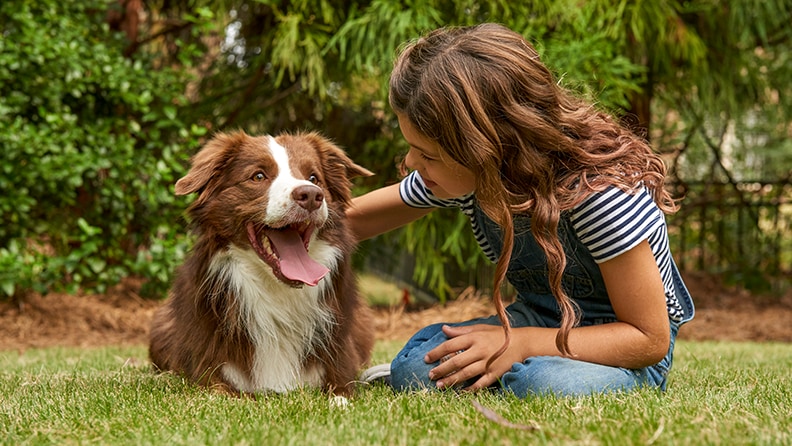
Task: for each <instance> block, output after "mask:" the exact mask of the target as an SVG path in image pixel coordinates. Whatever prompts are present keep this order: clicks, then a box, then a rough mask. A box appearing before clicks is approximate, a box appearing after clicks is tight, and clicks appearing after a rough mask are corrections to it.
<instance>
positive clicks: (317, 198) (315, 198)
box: [292, 184, 324, 212]
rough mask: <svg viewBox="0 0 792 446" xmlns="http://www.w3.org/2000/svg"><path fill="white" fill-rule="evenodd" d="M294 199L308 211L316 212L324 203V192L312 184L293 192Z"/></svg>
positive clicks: (297, 188)
mask: <svg viewBox="0 0 792 446" xmlns="http://www.w3.org/2000/svg"><path fill="white" fill-rule="evenodd" d="M292 199H293V200H294V201H295V202H296V203H297V204H299V205H300V207H301V208H303V209H305V210H306V211H308V212H310V211H315V210H316V209H319V206H321V205H322V201H324V192H322V189H320V188H319V187H318V186H314V185H312V184H311V185H305V186H299V187H296V188H295V189H294V190H293V191H292Z"/></svg>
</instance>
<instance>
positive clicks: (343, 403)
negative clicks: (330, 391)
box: [330, 395, 352, 409]
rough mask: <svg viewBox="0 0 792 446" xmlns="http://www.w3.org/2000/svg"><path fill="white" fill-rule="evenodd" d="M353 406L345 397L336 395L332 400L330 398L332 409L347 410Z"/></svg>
mask: <svg viewBox="0 0 792 446" xmlns="http://www.w3.org/2000/svg"><path fill="white" fill-rule="evenodd" d="M351 404H352V403H350V402H349V400H348V399H347V397H345V396H341V395H335V396H333V397H332V398H330V407H331V408H341V409H346V408H347V407H349V406H350V405H351Z"/></svg>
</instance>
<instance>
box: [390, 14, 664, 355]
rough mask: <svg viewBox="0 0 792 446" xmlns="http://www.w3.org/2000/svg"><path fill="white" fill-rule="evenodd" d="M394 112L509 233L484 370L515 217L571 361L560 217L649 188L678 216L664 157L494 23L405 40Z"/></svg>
mask: <svg viewBox="0 0 792 446" xmlns="http://www.w3.org/2000/svg"><path fill="white" fill-rule="evenodd" d="M390 105H391V107H392V108H393V109H394V111H395V112H396V113H399V114H401V115H403V116H405V117H406V118H407V119H409V120H410V122H411V123H412V124H413V125H414V126H415V128H416V129H417V130H418V131H419V132H421V133H422V134H423V135H425V136H426V137H427V138H429V139H431V140H434V141H436V142H437V143H438V144H439V145H440V147H441V148H442V149H443V150H444V151H445V152H446V153H447V154H448V155H449V156H450V157H451V158H452V159H453V160H455V161H456V162H457V163H459V164H461V165H463V166H465V167H466V168H468V169H470V170H471V171H472V172H473V173H474V175H475V177H476V190H475V195H476V198H477V200H478V202H479V205H480V206H481V208H482V210H483V211H484V212H485V213H486V215H487V216H488V217H489V218H491V219H492V220H493V221H495V222H496V223H497V224H498V225H499V226H500V227H501V229H502V230H503V250H502V252H501V254H500V258H499V259H498V262H497V264H496V269H495V279H494V288H493V302H494V303H495V307H496V309H497V312H498V316H499V317H500V320H501V323H502V324H503V327H504V331H505V335H506V339H505V342H504V344H503V346H502V347H501V349H500V350H499V351H498V352H497V353H495V354H494V355H493V356H492V357H491V358H490V361H489V363H491V362H492V361H494V360H495V359H496V358H497V357H498V356H500V355H501V354H502V353H503V351H505V350H506V348H507V347H508V344H509V340H510V330H511V326H510V324H509V321H508V319H507V318H506V313H505V309H504V306H503V302H502V299H501V292H500V288H501V284H502V283H503V280H504V278H505V276H506V270H507V268H508V262H509V259H510V258H511V254H512V248H513V244H514V226H513V221H512V217H513V215H514V214H529V215H530V216H531V231H532V233H533V236H534V237H535V238H536V240H537V242H538V243H539V245H540V246H541V248H542V249H543V250H544V252H545V254H546V256H547V261H548V277H549V282H550V285H551V288H552V291H553V295H554V296H555V298H556V300H557V301H558V304H559V307H560V308H561V315H562V318H561V326H560V330H559V333H558V336H557V337H556V346H557V347H558V349H559V351H561V352H562V353H563V354H567V355H569V354H571V352H570V351H569V345H568V335H569V331H570V330H571V329H572V328H573V327H574V326H576V325H577V324H578V322H579V319H580V315H579V314H578V310H577V308H576V305H575V303H574V302H573V301H572V300H571V299H570V298H569V296H568V295H567V294H566V292H565V291H564V289H563V287H562V286H561V278H562V275H563V272H564V269H565V267H566V255H565V254H564V250H563V247H562V245H561V242H560V241H559V238H558V224H559V220H560V218H561V214H562V212H564V211H566V210H569V209H571V208H573V207H574V206H576V205H577V204H580V203H581V202H582V201H583V200H584V199H585V198H586V197H587V196H589V195H590V194H591V193H593V192H596V191H602V190H604V189H605V188H607V187H609V186H610V185H616V186H618V187H620V188H621V189H623V190H625V191H633V190H635V189H636V188H638V187H641V186H646V187H647V188H648V189H649V190H650V191H651V193H652V196H653V198H654V200H655V202H656V203H657V204H658V206H659V207H660V209H662V210H663V211H665V212H673V211H674V210H675V209H676V205H675V203H674V201H673V199H672V198H671V196H670V195H669V194H668V192H667V191H666V190H665V188H664V183H665V176H666V168H665V165H664V164H663V161H662V159H661V158H660V157H659V156H658V155H657V154H656V153H654V152H653V151H652V149H651V148H650V146H649V145H648V143H647V142H646V141H645V140H644V139H642V138H640V137H639V136H637V135H636V134H635V133H634V132H632V131H631V130H629V129H627V128H625V127H623V126H622V125H620V123H619V122H618V121H617V120H615V119H614V118H613V117H611V116H610V115H609V114H607V113H605V112H603V111H601V110H600V109H598V108H597V107H596V106H595V105H594V104H592V103H589V102H587V101H585V100H583V99H581V98H579V97H577V96H576V95H575V94H573V93H572V92H571V91H568V90H566V89H565V88H563V87H562V86H560V85H559V83H558V82H557V81H556V79H555V77H554V76H553V74H552V73H551V71H550V70H549V69H548V68H547V67H546V66H545V65H544V64H543V63H542V62H541V60H540V58H539V54H538V53H537V52H536V50H535V49H534V47H533V46H532V45H531V44H530V43H529V42H528V41H526V40H525V38H523V36H521V35H520V34H518V33H516V32H514V31H512V30H510V29H508V28H506V27H504V26H501V25H498V24H494V23H485V24H480V25H476V26H472V27H448V28H441V29H438V30H435V31H432V32H430V33H428V34H426V35H425V36H423V37H420V38H418V39H417V40H415V41H411V42H408V43H407V44H406V45H405V46H404V47H403V48H402V49H401V52H400V54H399V56H398V57H397V59H396V61H395V64H394V69H393V73H392V75H391V78H390ZM488 365H489V364H488Z"/></svg>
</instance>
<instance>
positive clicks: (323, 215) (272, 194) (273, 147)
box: [264, 136, 327, 227]
mask: <svg viewBox="0 0 792 446" xmlns="http://www.w3.org/2000/svg"><path fill="white" fill-rule="evenodd" d="M268 149H269V151H270V154H271V155H272V158H273V159H274V160H275V163H276V165H277V166H278V175H277V176H276V177H275V179H274V180H273V181H272V184H271V185H270V189H269V199H268V200H267V220H266V221H265V222H264V224H266V225H267V226H271V227H279V226H282V225H283V223H284V222H285V223H287V224H288V223H293V222H294V219H293V218H292V217H293V216H294V215H295V214H299V213H307V212H313V214H312V220H313V222H314V224H316V225H319V226H321V225H322V224H323V223H324V222H325V221H326V220H327V203H326V202H325V200H324V198H323V196H324V192H323V191H322V189H321V188H319V187H318V186H316V184H314V182H315V178H316V177H315V175H316V174H315V173H312V174H309V176H308V179H300V178H297V177H295V174H294V173H293V172H292V168H291V166H290V163H289V161H290V157H289V153H288V151H287V149H286V148H285V147H283V146H282V145H280V144H278V142H277V141H275V138H273V137H271V136H270V137H269V147H268ZM311 175H314V177H313V178H314V182H312V181H311V178H312V177H311ZM300 191H303V192H302V193H304V194H305V195H307V197H305V198H304V199H305V200H307V201H309V202H310V201H314V202H315V204H313V205H316V206H318V207H317V208H316V209H315V210H311V211H309V210H308V209H306V208H304V207H301V206H300V204H299V201H298V200H297V199H296V198H295V195H297V194H299V193H300ZM313 194H320V195H318V196H317V195H313ZM313 205H312V204H309V206H313Z"/></svg>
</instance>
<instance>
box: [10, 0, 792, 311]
mask: <svg viewBox="0 0 792 446" xmlns="http://www.w3.org/2000/svg"><path fill="white" fill-rule="evenodd" d="M515 3H516V4H515ZM790 19H792V2H790V1H789V0H723V1H714V0H686V1H682V0H659V1H654V2H631V1H628V0H587V1H584V2H580V1H577V0H560V1H559V0H534V1H525V2H511V1H505V0H504V1H500V0H485V1H462V2H444V1H432V0H430V1H396V0H373V1H330V0H305V1H300V2H288V1H267V0H258V1H256V0H233V1H232V0H223V1H208V0H190V1H186V0H168V1H165V0H151V1H145V2H143V1H141V0H85V1H81V2H76V1H58V0H40V1H37V2H28V1H25V0H5V1H3V2H2V4H0V161H1V163H0V216H2V225H0V297H4V298H15V299H21V298H24V296H25V295H26V294H27V293H29V292H40V293H46V292H48V291H52V290H66V291H75V290H77V289H79V288H82V289H86V290H96V291H102V290H103V289H104V288H106V287H107V286H108V285H111V284H113V283H116V282H117V281H119V280H120V279H122V278H124V277H128V276H140V277H143V278H144V279H145V283H146V284H147V286H148V288H147V290H144V291H147V292H148V293H149V294H151V295H161V292H162V291H163V290H164V289H165V288H166V287H167V286H168V283H169V280H170V274H171V271H172V270H173V267H174V266H175V265H176V264H178V263H180V262H181V260H182V258H183V256H184V253H185V251H186V249H188V247H189V239H188V238H187V237H186V236H185V235H184V221H183V219H182V217H181V215H182V212H183V209H184V208H185V206H186V204H187V200H189V198H187V199H183V198H179V199H177V198H176V197H174V195H173V193H172V185H173V183H174V182H175V180H176V179H178V178H179V177H180V176H181V175H182V174H183V173H184V172H185V168H186V163H187V160H188V158H189V156H191V155H192V154H193V153H195V151H196V150H198V148H199V147H200V144H201V143H202V141H203V140H204V138H206V137H207V136H209V135H210V134H211V133H213V132H216V131H221V130H230V129H236V128H243V129H246V130H247V131H249V132H267V133H277V132H280V131H289V130H297V129H316V130H320V131H322V132H324V133H325V134H327V135H328V136H330V137H331V138H333V139H334V140H336V141H337V142H338V143H339V144H340V145H342V146H343V147H345V148H346V149H347V151H348V152H349V153H350V154H351V155H352V157H353V158H354V159H355V160H356V161H358V162H359V163H361V164H363V165H365V166H367V167H368V168H369V169H371V170H373V171H375V172H377V173H378V174H379V175H378V176H376V177H373V178H370V179H367V180H366V181H363V182H359V183H358V185H359V190H358V191H357V193H362V192H363V191H365V190H368V189H371V188H374V187H378V186H381V185H384V184H388V183H392V182H395V181H397V180H398V177H397V173H396V168H395V163H396V161H397V160H398V158H399V156H400V155H401V154H402V153H404V150H405V149H406V147H405V146H404V142H403V141H402V140H401V135H400V134H399V132H398V127H397V125H396V122H395V119H394V117H393V115H392V113H391V112H390V110H389V109H388V107H387V105H386V104H387V98H386V92H385V86H386V80H387V76H388V73H389V71H390V65H391V63H392V59H393V55H394V53H395V51H396V49H397V48H398V46H399V45H400V44H401V43H402V42H404V41H406V40H408V39H411V38H415V37H416V36H418V35H420V34H421V33H423V32H425V31H427V30H429V29H432V28H436V27H439V26H444V25H466V24H474V23H479V22H482V21H496V22H501V23H504V24H507V25H508V26H510V27H511V28H513V29H515V30H517V31H519V32H521V33H523V34H524V35H525V36H526V37H528V38H529V40H531V41H532V42H534V43H535V44H536V46H537V48H538V49H539V51H540V53H541V54H542V57H543V59H544V61H545V62H546V63H547V64H548V65H550V66H551V67H552V68H553V69H554V70H555V72H556V73H557V76H558V78H559V80H560V82H562V83H563V84H564V85H566V86H568V87H570V88H573V89H575V90H577V91H579V92H580V94H582V95H587V96H589V97H591V98H592V99H593V100H596V101H597V102H598V104H599V105H601V106H602V107H604V108H606V109H609V110H611V111H613V112H614V113H616V114H617V115H619V116H620V117H622V118H623V119H624V120H625V122H627V123H629V124H630V125H632V126H634V128H636V131H639V132H643V133H645V134H646V135H647V137H649V138H650V139H651V140H652V141H653V143H654V145H655V147H656V148H657V150H658V151H660V152H662V153H664V154H665V155H666V156H667V158H668V162H669V166H670V167H671V171H672V175H673V179H674V180H675V182H676V183H675V185H674V186H673V187H675V188H677V192H678V193H679V194H680V195H687V196H688V197H689V198H688V200H687V202H685V203H683V205H684V206H687V207H686V209H691V211H687V212H686V213H685V212H683V213H680V215H679V216H678V217H674V219H677V220H674V219H672V220H671V225H672V229H674V232H673V233H672V236H673V237H674V243H675V244H676V245H677V246H678V247H679V250H678V251H679V252H678V253H677V255H678V256H679V257H680V260H681V262H680V263H683V264H685V265H686V266H687V267H689V268H703V269H710V270H713V271H715V272H723V273H728V274H729V277H732V278H733V279H734V280H737V281H740V282H742V283H745V284H748V285H751V286H756V287H759V288H763V289H766V288H768V287H769V286H770V285H772V284H777V283H778V280H773V278H776V279H778V278H782V279H783V278H784V277H787V278H788V273H789V272H790V270H792V266H790V265H792V245H790V239H792V237H790V231H792V228H791V227H790V225H792V217H790V214H792V209H790V207H791V206H792V205H790V204H789V203H790V195H792V190H791V189H790V186H789V185H790V176H791V175H792V169H790V166H792V142H791V141H792V138H790V136H792V126H791V124H790V123H792V103H790V101H789V100H788V99H786V98H789V97H792V91H791V90H792V73H790V71H792V61H790V57H792V56H791V55H790V44H791V43H792V27H790V26H789V23H790V22H792V20H790ZM718 191H720V192H718ZM757 200H758V201H757ZM713 203H714V204H715V205H716V206H715V207H713ZM737 208H739V209H746V210H745V211H739V212H732V211H730V210H733V209H737ZM708 212H709V214H708ZM465 226H466V222H465V221H464V220H463V217H462V216H461V213H442V212H438V213H433V214H432V215H431V216H430V218H427V219H423V220H422V221H421V222H419V223H417V224H414V225H411V226H409V227H408V228H406V229H404V230H401V231H397V232H395V233H392V234H389V235H387V236H382V237H379V238H378V239H376V240H374V241H373V242H368V243H365V244H363V246H362V247H361V255H360V256H359V259H358V261H359V262H360V265H361V266H365V265H369V266H371V263H372V262H371V261H369V260H370V259H375V260H376V263H378V264H379V266H380V268H381V269H382V270H383V271H382V272H383V273H386V274H393V275H395V276H399V277H401V278H402V279H403V280H410V281H414V282H415V283H417V284H419V285H420V286H422V287H425V288H427V289H429V290H431V291H432V292H433V293H434V294H435V295H437V296H440V297H445V296H447V295H451V296H453V289H454V287H455V286H456V285H458V284H459V283H465V284H467V283H472V284H473V285H476V286H479V287H482V288H486V286H487V285H488V283H489V279H488V276H487V271H486V268H485V267H483V265H484V264H485V260H484V259H483V257H482V256H481V254H480V253H479V250H478V248H477V247H476V246H475V242H474V241H473V239H472V237H471V236H470V235H469V231H467V230H466V228H465ZM386 258H387V259H394V260H393V262H392V264H387V262H383V261H382V259H386ZM415 259H418V260H417V261H416V260H415ZM785 280H788V279H785ZM782 282H783V280H782Z"/></svg>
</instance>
